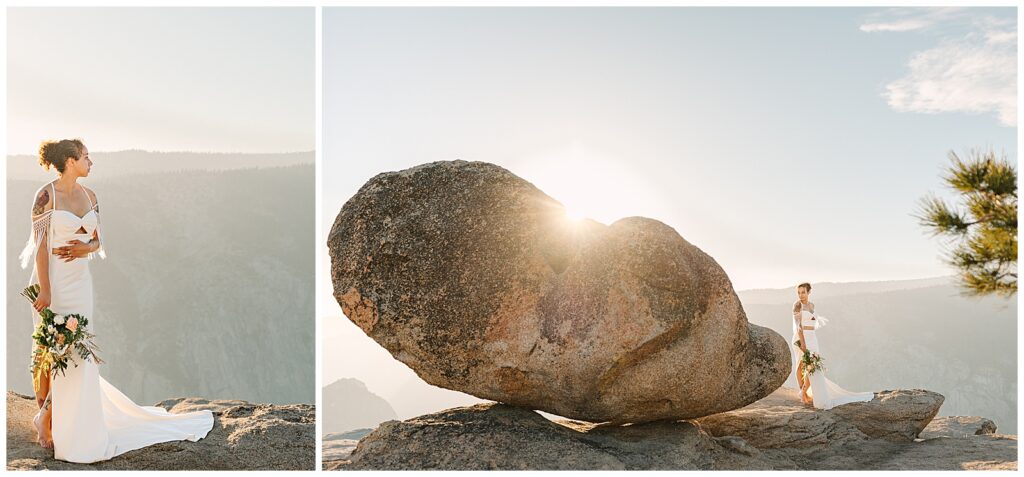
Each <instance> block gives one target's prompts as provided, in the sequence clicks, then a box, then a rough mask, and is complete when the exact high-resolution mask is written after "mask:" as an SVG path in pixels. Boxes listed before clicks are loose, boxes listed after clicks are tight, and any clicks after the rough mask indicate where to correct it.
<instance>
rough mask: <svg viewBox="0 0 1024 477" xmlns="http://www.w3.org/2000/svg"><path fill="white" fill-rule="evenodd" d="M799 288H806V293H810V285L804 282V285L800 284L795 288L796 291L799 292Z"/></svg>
mask: <svg viewBox="0 0 1024 477" xmlns="http://www.w3.org/2000/svg"><path fill="white" fill-rule="evenodd" d="M801 288H806V289H807V293H810V292H811V284H810V283H807V282H804V283H801V284H799V285H797V286H796V289H797V290H799V289H801Z"/></svg>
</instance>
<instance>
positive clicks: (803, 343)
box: [793, 302, 807, 351]
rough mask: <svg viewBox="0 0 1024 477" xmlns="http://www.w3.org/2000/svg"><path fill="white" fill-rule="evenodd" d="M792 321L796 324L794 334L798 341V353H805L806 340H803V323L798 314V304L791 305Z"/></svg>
mask: <svg viewBox="0 0 1024 477" xmlns="http://www.w3.org/2000/svg"><path fill="white" fill-rule="evenodd" d="M793 321H795V322H796V329H797V332H796V333H797V336H798V337H799V339H800V351H807V340H805V339H804V323H803V320H802V319H801V314H800V302H797V303H796V304H795V305H793Z"/></svg>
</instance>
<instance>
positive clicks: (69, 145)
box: [39, 139, 85, 173]
mask: <svg viewBox="0 0 1024 477" xmlns="http://www.w3.org/2000/svg"><path fill="white" fill-rule="evenodd" d="M83 149H85V144H83V143H82V140H81V139H62V140H60V141H43V143H42V144H40V145H39V165H40V166H43V169H46V170H50V166H53V167H56V168H57V172H61V173H63V172H64V164H65V163H66V162H67V161H68V158H69V157H74V158H75V159H79V158H81V157H82V150H83Z"/></svg>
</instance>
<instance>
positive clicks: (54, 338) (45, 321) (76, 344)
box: [21, 285, 103, 377]
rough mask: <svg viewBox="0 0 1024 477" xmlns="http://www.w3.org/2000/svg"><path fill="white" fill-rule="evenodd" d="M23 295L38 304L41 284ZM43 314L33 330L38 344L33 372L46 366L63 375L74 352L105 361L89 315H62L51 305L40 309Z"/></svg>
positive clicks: (33, 358) (32, 287) (94, 360)
mask: <svg viewBox="0 0 1024 477" xmlns="http://www.w3.org/2000/svg"><path fill="white" fill-rule="evenodd" d="M21 296H24V297H25V298H28V301H30V302H33V303H34V302H35V301H36V297H38V296H39V285H32V286H30V287H28V288H26V289H25V290H23V291H22V292H21ZM39 316H41V317H42V320H40V321H39V325H38V326H36V330H35V332H33V333H32V340H33V341H35V343H36V347H35V350H33V351H32V368H31V369H32V373H33V374H35V373H36V370H37V369H38V368H39V367H40V366H43V367H44V368H43V369H47V368H48V369H49V370H50V372H51V373H52V374H53V376H54V377H56V375H57V373H58V372H59V373H60V374H61V375H62V376H63V375H64V370H65V369H67V367H68V363H69V362H73V360H72V358H73V357H74V353H78V356H80V357H81V358H82V359H85V360H92V361H93V362H94V363H96V364H100V363H102V362H103V360H101V359H100V357H99V355H97V354H96V351H98V350H99V347H98V346H96V343H94V342H93V339H94V338H96V336H95V335H93V334H92V333H90V332H89V330H88V328H87V327H88V325H89V319H88V318H86V317H84V316H82V315H79V314H69V315H58V314H56V313H54V312H53V311H51V310H50V309H49V308H44V309H43V311H40V312H39ZM75 366H78V364H75Z"/></svg>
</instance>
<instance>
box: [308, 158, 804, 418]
mask: <svg viewBox="0 0 1024 477" xmlns="http://www.w3.org/2000/svg"><path fill="white" fill-rule="evenodd" d="M568 179H569V178H567V180H568ZM328 247H329V249H330V256H331V278H332V281H333V284H334V296H335V298H336V299H337V300H338V303H339V304H340V305H341V307H342V310H343V311H344V313H345V315H346V316H348V318H349V319H350V320H351V321H352V322H353V323H355V324H356V325H357V326H359V327H360V328H361V329H362V330H363V331H364V332H365V333H366V334H367V335H368V336H370V337H371V338H373V339H374V340H375V341H377V342H378V343H380V344H381V345H382V346H383V347H384V348H386V349H387V350H388V351H389V352H390V353H391V354H392V355H393V356H394V357H395V358H396V359H398V360H399V361H401V362H403V363H405V364H406V365H408V366H409V367H410V368H412V369H413V370H414V371H415V372H416V373H417V374H418V375H419V376H420V377H421V378H423V379H424V380H425V381H426V382H428V383H430V384H433V385H436V386H440V387H444V388H448V389H452V390H456V391H461V392H465V393H468V394H472V395H474V396H477V397H480V398H484V399H490V400H494V401H500V402H503V403H507V404H512V405H516V406H522V407H527V408H531V409H539V410H542V411H547V412H550V413H553V414H557V415H560V416H565V417H569V418H573V419H579V420H585V421H590V422H606V421H610V422H613V423H626V422H644V421H653V420H660V419H689V418H696V417H701V416H706V415H710V414H714V413H719V412H723V411H729V410H732V409H736V408H739V407H743V406H745V405H747V404H750V403H752V402H754V401H756V400H758V399H760V398H762V397H764V396H766V395H768V394H769V393H771V392H772V391H773V390H775V389H776V388H778V387H779V386H781V385H782V383H783V381H785V379H786V377H787V375H788V374H789V372H790V369H791V365H790V352H789V348H788V346H787V344H786V342H785V340H784V339H783V338H782V337H781V336H779V335H778V334H777V333H775V332H773V331H771V330H769V329H768V328H763V327H759V326H755V325H751V324H749V323H748V322H747V319H746V315H745V314H744V312H743V308H742V306H741V305H740V301H739V299H738V298H737V296H736V293H735V291H734V290H733V287H732V284H731V282H730V281H729V278H728V276H726V274H725V272H724V271H723V270H722V268H721V267H720V266H719V265H718V263H716V262H715V260H714V259H712V258H711V257H710V256H708V255H707V254H706V253H704V252H703V251H701V250H700V249H698V248H697V247H695V246H694V245H692V244H690V243H689V242H687V241H686V240H684V239H683V238H682V237H681V236H680V235H679V234H678V233H677V232H676V231H675V230H674V229H672V228H671V227H669V226H668V225H665V224H663V223H661V222H658V221H656V220H652V219H648V218H643V217H629V218H624V219H621V220H618V221H616V222H614V223H613V224H611V225H607V226H606V225H603V224H600V223H598V222H595V221H592V220H583V221H573V220H570V219H568V218H567V216H566V214H565V209H564V208H563V207H562V205H561V204H559V203H558V202H557V201H555V200H554V199H552V198H551V197H548V196H547V195H545V194H544V193H543V192H541V191H540V190H539V189H537V188H536V187H535V186H533V185H532V184H530V183H529V182H527V181H525V180H523V179H521V178H519V177H517V176H516V175H514V174H512V173H511V172H509V171H507V170H505V169H503V168H501V167H498V166H495V165H493V164H488V163H484V162H464V161H453V162H435V163H430V164H425V165H421V166H418V167H414V168H411V169H407V170H404V171H399V172H389V173H383V174H379V175H377V176H376V177H374V178H373V179H371V180H370V181H369V182H367V183H366V184H365V185H364V186H363V187H362V188H361V189H360V190H359V192H358V193H356V194H355V196H353V197H352V198H351V199H349V201H348V202H347V203H346V204H345V205H344V207H343V208H342V210H341V212H340V213H339V215H338V217H337V219H336V220H335V222H334V226H333V228H332V229H331V232H330V235H329V238H328Z"/></svg>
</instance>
